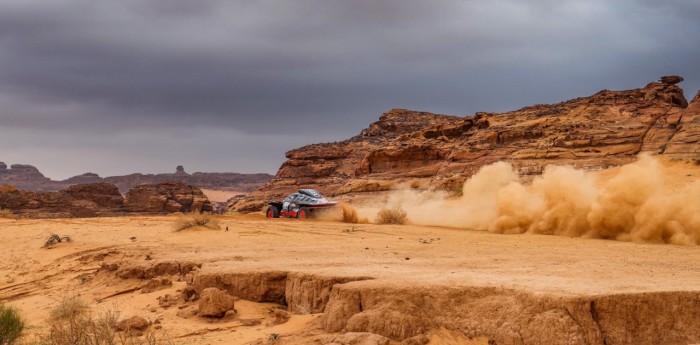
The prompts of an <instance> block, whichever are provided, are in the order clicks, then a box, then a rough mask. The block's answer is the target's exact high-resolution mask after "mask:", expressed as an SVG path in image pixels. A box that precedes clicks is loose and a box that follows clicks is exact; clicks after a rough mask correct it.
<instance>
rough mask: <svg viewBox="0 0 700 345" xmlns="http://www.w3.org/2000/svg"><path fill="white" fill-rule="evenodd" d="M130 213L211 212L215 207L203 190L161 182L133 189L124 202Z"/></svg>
mask: <svg viewBox="0 0 700 345" xmlns="http://www.w3.org/2000/svg"><path fill="white" fill-rule="evenodd" d="M124 206H125V208H126V210H127V211H130V212H158V213H162V212H190V211H201V212H211V211H212V210H213V207H212V205H211V203H210V202H209V199H207V196H206V195H204V193H202V190H201V189H199V188H197V187H193V186H190V185H188V184H185V183H182V182H161V183H158V184H155V185H140V186H136V187H134V188H132V189H131V190H130V191H129V192H128V193H127V194H126V199H125V200H124Z"/></svg>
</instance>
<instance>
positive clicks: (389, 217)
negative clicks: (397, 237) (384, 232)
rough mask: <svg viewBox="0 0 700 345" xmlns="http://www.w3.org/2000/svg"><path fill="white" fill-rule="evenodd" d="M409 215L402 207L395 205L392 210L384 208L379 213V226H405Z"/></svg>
mask: <svg viewBox="0 0 700 345" xmlns="http://www.w3.org/2000/svg"><path fill="white" fill-rule="evenodd" d="M407 216H408V214H407V213H406V211H405V210H404V209H403V208H402V207H401V205H394V206H393V207H391V208H382V209H380V210H379V212H378V213H377V219H376V221H375V223H377V224H405V223H406V220H407Z"/></svg>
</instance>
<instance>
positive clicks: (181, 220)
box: [174, 211, 221, 231]
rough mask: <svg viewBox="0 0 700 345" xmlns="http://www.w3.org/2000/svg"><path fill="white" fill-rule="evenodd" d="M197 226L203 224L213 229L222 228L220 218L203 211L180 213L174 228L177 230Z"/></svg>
mask: <svg viewBox="0 0 700 345" xmlns="http://www.w3.org/2000/svg"><path fill="white" fill-rule="evenodd" d="M195 226H203V227H205V228H208V229H212V230H219V229H220V228H221V227H220V226H219V220H218V219H216V218H214V216H213V215H212V214H211V213H209V212H203V213H202V212H199V211H194V212H192V213H185V214H181V215H178V216H177V220H176V221H175V226H174V228H175V231H182V230H185V229H189V228H193V227H195Z"/></svg>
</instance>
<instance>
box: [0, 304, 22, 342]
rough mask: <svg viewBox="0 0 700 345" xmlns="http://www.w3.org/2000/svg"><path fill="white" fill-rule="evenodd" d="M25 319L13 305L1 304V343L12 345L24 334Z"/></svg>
mask: <svg viewBox="0 0 700 345" xmlns="http://www.w3.org/2000/svg"><path fill="white" fill-rule="evenodd" d="M22 331H24V320H22V318H21V317H20V316H19V313H18V312H17V311H16V310H15V309H14V308H11V307H6V306H4V305H2V304H0V345H12V344H15V343H16V342H17V340H18V339H19V338H20V337H21V336H22Z"/></svg>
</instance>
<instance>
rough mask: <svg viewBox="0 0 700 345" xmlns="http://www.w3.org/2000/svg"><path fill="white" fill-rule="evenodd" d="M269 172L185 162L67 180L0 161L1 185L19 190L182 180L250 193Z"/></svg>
mask: <svg viewBox="0 0 700 345" xmlns="http://www.w3.org/2000/svg"><path fill="white" fill-rule="evenodd" d="M272 177H273V176H272V175H269V174H238V173H203V172H196V173H194V174H188V173H187V172H185V168H184V167H183V166H181V165H179V166H177V168H176V169H175V173H171V174H138V173H137V174H130V175H124V176H110V177H104V178H103V177H100V176H99V175H98V174H95V173H90V172H89V173H85V174H82V175H78V176H73V177H71V178H68V179H66V180H63V181H53V180H51V179H49V178H47V177H46V176H44V175H43V174H42V173H41V172H39V170H38V169H37V168H35V167H33V166H31V165H22V164H14V165H12V166H11V167H10V169H8V168H7V165H6V164H5V163H3V162H0V184H9V185H13V186H17V187H18V188H19V189H26V190H32V191H58V190H62V189H65V188H68V187H70V186H72V185H75V184H85V183H99V182H105V183H111V184H114V185H115V186H117V188H119V191H120V192H121V193H126V192H128V191H129V190H130V189H132V188H134V187H136V186H138V185H142V184H157V183H161V182H166V181H179V182H182V183H186V184H190V185H193V186H196V187H199V188H206V189H214V190H227V191H237V192H250V191H253V190H255V189H256V188H258V187H260V186H261V185H262V184H264V183H266V182H267V181H269V180H270V179H271V178H272Z"/></svg>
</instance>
